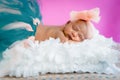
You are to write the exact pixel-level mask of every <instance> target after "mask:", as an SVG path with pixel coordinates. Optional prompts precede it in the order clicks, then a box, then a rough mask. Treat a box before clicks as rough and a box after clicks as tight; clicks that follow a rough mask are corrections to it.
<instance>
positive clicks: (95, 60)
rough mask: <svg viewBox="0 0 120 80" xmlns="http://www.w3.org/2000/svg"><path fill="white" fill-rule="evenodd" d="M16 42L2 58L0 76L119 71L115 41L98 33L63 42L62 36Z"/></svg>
mask: <svg viewBox="0 0 120 80" xmlns="http://www.w3.org/2000/svg"><path fill="white" fill-rule="evenodd" d="M23 42H24V41H18V42H16V43H14V44H13V45H12V46H11V48H10V49H7V50H6V51H5V52H4V53H3V54H4V59H3V60H2V61H1V62H0V76H1V77H2V76H5V75H10V76H16V77H21V76H22V75H23V77H28V76H36V75H39V73H41V74H45V73H47V72H51V73H66V72H73V71H76V72H91V73H92V72H97V73H117V72H119V69H118V68H117V67H116V66H115V63H116V62H118V53H119V52H118V51H117V50H115V49H113V48H112V46H113V45H115V44H116V43H114V42H113V40H112V38H110V39H107V38H105V37H103V36H101V35H99V34H96V35H95V36H94V38H93V39H91V40H85V41H83V42H80V43H71V44H69V43H67V42H66V43H64V44H63V43H60V40H59V39H53V38H50V39H49V40H46V41H43V42H40V43H38V42H37V41H35V42H33V41H31V40H28V43H29V45H30V47H27V48H26V47H24V44H23Z"/></svg>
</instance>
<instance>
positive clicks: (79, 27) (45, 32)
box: [35, 20, 89, 42]
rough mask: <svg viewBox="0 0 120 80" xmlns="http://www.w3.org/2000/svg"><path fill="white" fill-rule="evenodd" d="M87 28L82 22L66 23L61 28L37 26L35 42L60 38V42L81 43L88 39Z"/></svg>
mask: <svg viewBox="0 0 120 80" xmlns="http://www.w3.org/2000/svg"><path fill="white" fill-rule="evenodd" d="M87 32H88V26H87V25H86V22H85V21H83V20H77V21H72V22H71V21H68V22H67V23H66V24H65V25H61V26H47V25H41V24H40V25H39V26H38V27H37V32H36V35H35V40H38V41H44V40H47V39H49V38H50V37H52V38H55V39H56V38H60V40H61V42H66V41H68V42H81V41H84V40H85V39H89V38H88V37H87V36H88V34H87Z"/></svg>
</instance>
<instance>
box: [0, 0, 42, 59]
mask: <svg viewBox="0 0 120 80" xmlns="http://www.w3.org/2000/svg"><path fill="white" fill-rule="evenodd" d="M33 18H38V19H39V20H41V19H42V16H41V14H40V11H39V6H38V4H37V0H0V60H1V59H2V58H3V52H4V51H5V50H6V49H8V48H9V47H10V45H11V44H13V43H14V42H16V41H19V40H23V39H26V38H28V37H29V36H32V35H35V32H36V25H34V24H33ZM14 22H25V23H27V24H30V25H31V26H32V29H33V30H34V31H28V30H26V29H24V28H14V29H10V30H5V29H3V28H4V27H5V26H6V25H8V24H10V23H14ZM9 27H12V26H9ZM21 27H22V26H21Z"/></svg>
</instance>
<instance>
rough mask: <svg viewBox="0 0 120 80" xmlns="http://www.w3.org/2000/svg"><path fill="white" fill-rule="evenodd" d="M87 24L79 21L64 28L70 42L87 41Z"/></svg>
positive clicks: (69, 23)
mask: <svg viewBox="0 0 120 80" xmlns="http://www.w3.org/2000/svg"><path fill="white" fill-rule="evenodd" d="M87 32H88V28H87V24H86V22H85V21H82V20H77V21H74V22H68V23H67V24H66V26H65V28H64V34H65V36H66V37H67V38H68V39H69V40H73V41H77V42H80V41H83V40H85V39H87Z"/></svg>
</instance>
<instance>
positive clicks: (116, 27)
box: [38, 0, 120, 42]
mask: <svg viewBox="0 0 120 80" xmlns="http://www.w3.org/2000/svg"><path fill="white" fill-rule="evenodd" d="M38 2H39V5H40V9H41V12H42V16H43V23H44V24H47V25H61V24H64V23H65V22H66V21H68V20H69V13H70V12H71V11H72V10H77V11H80V10H85V9H92V8H95V7H98V8H100V16H101V20H100V22H99V23H98V24H95V27H96V28H97V29H98V30H99V32H100V34H102V35H104V36H105V37H107V38H110V37H112V38H113V40H114V41H116V42H120V0H38Z"/></svg>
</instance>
